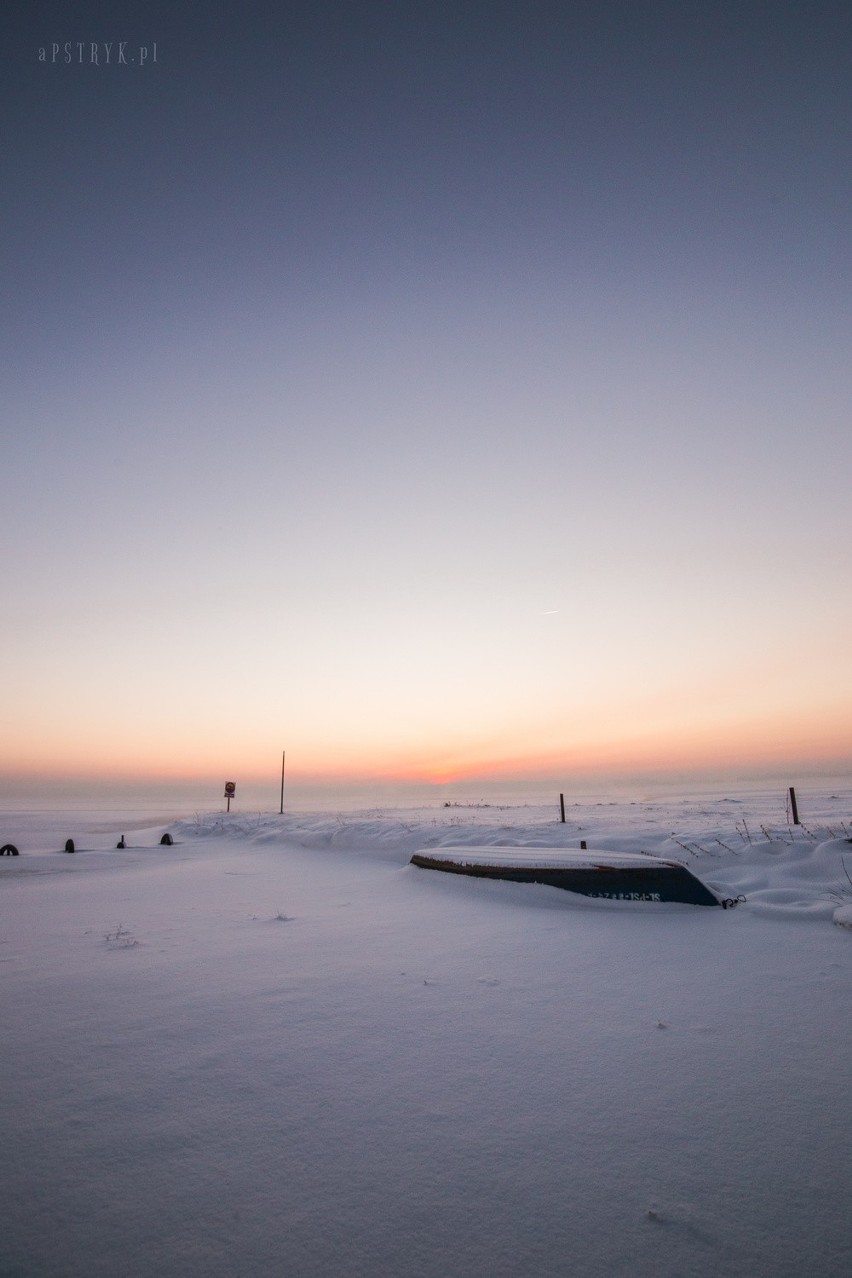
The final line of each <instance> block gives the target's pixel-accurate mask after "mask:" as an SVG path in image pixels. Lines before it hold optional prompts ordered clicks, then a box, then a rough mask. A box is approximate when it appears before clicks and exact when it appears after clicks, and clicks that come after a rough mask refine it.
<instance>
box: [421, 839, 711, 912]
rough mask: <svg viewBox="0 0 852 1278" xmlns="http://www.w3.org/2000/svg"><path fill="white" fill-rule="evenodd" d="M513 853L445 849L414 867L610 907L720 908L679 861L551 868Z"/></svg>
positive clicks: (617, 859)
mask: <svg viewBox="0 0 852 1278" xmlns="http://www.w3.org/2000/svg"><path fill="white" fill-rule="evenodd" d="M512 851H513V849H510V848H500V849H496V848H495V849H493V853H494V855H493V857H492V858H491V859H489V858H488V856H487V854H485V850H484V849H476V850H475V853H474V851H473V850H467V849H464V848H453V849H451V848H441V849H436V850H434V851H432V850H429V851H421V852H416V853H415V854H414V856H412V858H411V864H412V865H417V866H420V867H421V868H422V869H426V870H442V871H444V872H445V873H447V874H466V875H468V876H470V877H473V878H482V879H506V880H508V881H509V882H510V883H542V884H545V885H546V886H547V887H556V888H562V889H564V890H565V891H568V892H577V893H579V894H580V895H581V896H591V897H598V898H601V899H603V900H608V901H635V902H637V903H639V904H658V903H662V902H668V901H675V902H680V903H681V904H686V905H717V906H718V905H721V901H719V899H718V898H717V897H716V896H714V895H713V893H712V892H711V891H710V890H709V888H707V887H705V885H704V884H703V883H702V882H701V880H700V879H697V878H696V877H695V875H694V874H691V873H690V872H689V870H687V869H686V867H685V866H683V865H680V864H679V863H678V862H677V861H663V860H662V859H660V858H656V857H647V858H643V857H627V856H619V855H618V854H609V855H607V854H606V853H603V854H601V855H600V856H596V855H595V854H584V855H583V856H582V857H576V858H575V859H573V860H567V859H566V857H565V856H563V857H562V858H560V859H559V861H558V862H557V861H556V859H554V860H553V862H551V863H550V864H547V863H542V864H530V863H527V864H524V863H523V860H522V859H521V857H520V856H519V857H517V858H513V857H512V856H511V853H512ZM517 851H518V853H521V854H523V856H524V857H525V858H526V859H527V861H528V862H529V859H530V855H529V850H528V849H526V848H523V849H520V848H519V849H517ZM569 855H570V854H569ZM539 860H542V858H539Z"/></svg>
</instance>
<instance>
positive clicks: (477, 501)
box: [0, 0, 852, 782]
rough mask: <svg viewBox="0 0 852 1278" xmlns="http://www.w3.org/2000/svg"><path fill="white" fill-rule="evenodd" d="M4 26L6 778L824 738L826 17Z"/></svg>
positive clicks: (836, 173) (664, 6)
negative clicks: (108, 57) (144, 55)
mask: <svg viewBox="0 0 852 1278" xmlns="http://www.w3.org/2000/svg"><path fill="white" fill-rule="evenodd" d="M0 24H2V33H1V34H2V43H3V68H2V70H3V89H2V96H3V120H4V123H5V129H4V134H5V136H4V143H3V147H2V161H0V163H2V188H0V189H2V192H3V196H2V207H3V236H2V245H0V262H2V266H0V272H2V274H0V297H2V327H3V350H4V359H3V362H2V429H3V450H2V452H3V480H4V482H3V497H4V519H3V535H4V541H5V549H4V559H3V562H4V573H3V584H2V596H0V597H2V600H3V618H4V619H3V626H2V630H1V631H0V645H2V651H3V655H4V662H3V668H4V675H5V677H4V681H3V691H2V707H3V713H2V733H0V773H2V774H4V775H6V776H7V777H11V776H20V775H24V774H31V775H32V776H35V777H38V776H49V775H52V776H57V775H59V776H62V775H65V776H72V775H73V776H78V775H79V776H100V775H111V776H122V775H131V774H136V775H149V774H150V775H151V776H153V777H157V776H160V777H174V776H185V775H201V774H205V775H206V774H208V773H209V774H211V775H214V776H216V777H217V778H218V777H219V774H220V773H221V775H222V776H223V777H224V776H226V775H231V774H235V775H237V776H239V777H243V776H248V775H259V774H260V773H263V772H265V771H269V770H271V771H273V772H274V770H275V767H276V766H277V765H276V762H275V761H276V760H277V759H280V751H281V749H282V748H286V749H287V752H288V765H289V767H290V768H291V769H292V770H293V774H294V775H302V776H304V777H309V776H314V777H323V776H326V777H335V776H355V777H356V778H357V777H365V778H366V777H376V776H383V777H394V776H398V777H400V778H403V779H405V778H417V779H425V780H433V781H436V782H440V781H442V780H445V779H452V778H463V777H466V776H479V775H492V776H505V777H509V776H513V777H516V776H525V775H528V776H537V775H541V776H544V775H553V776H557V775H558V776H564V777H566V778H567V777H568V776H569V775H575V774H578V773H583V772H589V771H596V770H597V771H600V772H605V773H612V774H613V775H616V774H620V773H624V772H642V771H644V770H648V771H652V772H657V773H666V772H678V771H681V770H684V769H687V770H688V769H698V770H700V769H702V768H705V769H706V768H716V769H718V768H724V767H728V768H733V769H737V768H741V769H746V768H758V769H759V768H773V767H776V766H777V767H779V768H781V769H783V768H785V767H791V766H796V767H809V766H812V767H822V766H825V767H831V768H841V769H842V768H848V767H850V766H852V680H850V676H849V654H850V651H852V604H850V589H849V587H850V573H849V564H850V522H851V521H850V485H849V479H850V474H851V473H852V431H850V402H852V395H850V391H852V359H850V329H851V328H852V325H850V320H851V319H852V260H851V259H850V244H852V240H850V210H852V145H850V144H852V8H851V7H850V6H849V4H848V2H846V0H844V2H842V3H840V2H838V3H831V2H828V3H821V2H820V0H816V2H815V3H808V4H802V3H801V2H800V0H796V2H795V3H794V2H790V3H788V2H786V0H772V2H767V3H753V2H751V3H750V2H748V0H746V2H742V0H741V2H739V3H736V4H734V3H718V2H715V3H709V2H708V3H690V2H689V0H678V2H676V3H674V2H672V3H669V2H667V0H660V2H655V0H648V2H642V0H633V2H630V3H628V2H622V3H608V2H607V0H601V2H600V3H588V2H587V3H570V0H563V3H560V4H551V3H535V0H533V2H532V3H525V4H520V3H502V2H501V0H490V2H489V3H465V4H464V5H462V4H459V3H453V4H450V3H441V2H436V0H430V2H429V3H422V4H417V3H415V4H400V3H357V2H353V3H327V2H325V0H313V2H312V3H301V2H299V3H291V2H288V0H276V3H262V4H260V3H258V4H249V5H241V4H237V3H232V2H230V0H226V2H222V0H204V2H203V3H202V2H201V0H199V2H198V3H185V4H180V3H168V4H165V3H152V4H146V5H145V6H142V5H139V4H121V3H103V4H96V3H79V4H75V5H69V4H67V3H65V4H56V5H54V4H49V3H48V4H38V3H33V2H32V0H29V2H27V3H23V2H15V0H12V3H9V4H6V5H4V6H3V14H2V19H0ZM78 41H83V42H85V45H86V47H85V49H84V52H83V58H84V61H83V62H82V63H80V61H79V52H78V49H77V42H78ZM119 41H127V48H126V53H125V56H126V57H127V59H128V65H118V64H117V63H116V62H115V58H116V57H117V46H118V42H119ZM66 42H70V43H71V45H72V59H73V60H72V61H71V62H70V63H66V62H65V61H64V45H65V43H66ZM92 42H95V43H96V44H97V45H98V47H99V55H98V56H99V63H100V64H99V65H97V66H95V65H92V63H91V55H90V47H89V46H90V45H91V43H92ZM106 42H113V45H114V47H113V51H112V57H113V61H112V63H111V64H110V65H108V66H107V65H104V60H105V51H104V45H105V43H106ZM154 42H156V45H157V62H156V64H154V63H153V61H152V57H153V49H152V46H153V44H154ZM54 43H56V44H58V45H60V53H59V56H58V58H57V60H56V61H53V60H52V46H53V44H54ZM140 46H147V48H148V50H149V53H148V62H147V63H146V64H145V65H144V66H140V65H139V62H138V51H139V47H140ZM42 48H44V49H45V50H46V59H47V60H46V61H39V50H40V49H42ZM134 57H135V58H136V59H137V60H136V61H135V62H133V61H131V60H130V59H132V58H134Z"/></svg>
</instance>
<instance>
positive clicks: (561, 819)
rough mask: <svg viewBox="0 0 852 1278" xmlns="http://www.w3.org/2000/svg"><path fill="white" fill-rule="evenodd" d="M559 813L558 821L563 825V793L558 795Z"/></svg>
mask: <svg viewBox="0 0 852 1278" xmlns="http://www.w3.org/2000/svg"><path fill="white" fill-rule="evenodd" d="M559 813H560V817H559V819H560V822H561V824H562V825H564V824H565V795H564V794H560V796H559Z"/></svg>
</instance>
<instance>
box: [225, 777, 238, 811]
mask: <svg viewBox="0 0 852 1278" xmlns="http://www.w3.org/2000/svg"><path fill="white" fill-rule="evenodd" d="M236 792H237V783H236V781H226V782H225V798H226V799H227V800H228V807H227V811H228V812H230V810H231V799H233V797H234V795H235V794H236Z"/></svg>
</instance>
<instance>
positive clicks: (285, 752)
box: [278, 750, 287, 816]
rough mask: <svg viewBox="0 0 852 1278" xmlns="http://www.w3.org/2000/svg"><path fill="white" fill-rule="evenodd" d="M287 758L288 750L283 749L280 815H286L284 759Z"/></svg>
mask: <svg viewBox="0 0 852 1278" xmlns="http://www.w3.org/2000/svg"><path fill="white" fill-rule="evenodd" d="M286 758H287V751H286V750H282V751H281V807H280V808H279V809H278V815H279V816H283V815H284V760H285V759H286Z"/></svg>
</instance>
